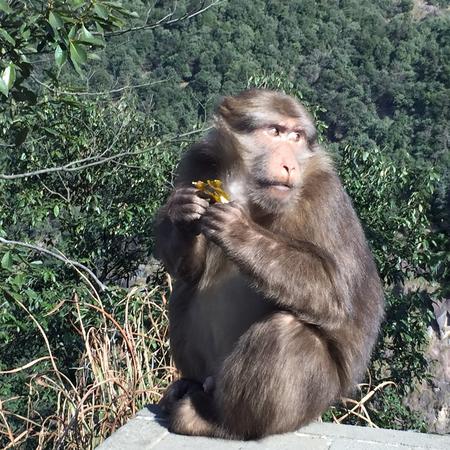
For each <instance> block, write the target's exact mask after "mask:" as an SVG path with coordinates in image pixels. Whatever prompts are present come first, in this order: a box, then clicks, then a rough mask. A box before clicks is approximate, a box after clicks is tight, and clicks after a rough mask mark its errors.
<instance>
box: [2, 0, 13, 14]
mask: <svg viewBox="0 0 450 450" xmlns="http://www.w3.org/2000/svg"><path fill="white" fill-rule="evenodd" d="M0 11H3V12H4V13H6V14H11V13H12V12H13V10H12V9H11V8H10V6H9V5H8V3H7V2H6V0H0Z"/></svg>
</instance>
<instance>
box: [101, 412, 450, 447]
mask: <svg viewBox="0 0 450 450" xmlns="http://www.w3.org/2000/svg"><path fill="white" fill-rule="evenodd" d="M148 449H157V450H176V449H195V450H209V449H211V450H218V449H221V450H223V449H236V450H237V449H243V450H250V449H253V450H256V449H259V450H287V449H299V450H302V449H312V450H383V449H386V450H393V449H398V450H406V449H414V450H424V449H435V450H449V449H450V436H449V435H446V436H440V435H434V434H422V433H415V432H413V431H394V430H382V429H375V428H365V427H356V426H351V425H337V424H333V423H314V424H311V425H308V426H307V427H304V428H301V429H300V430H299V431H296V432H295V433H287V434H282V435H278V436H271V437H268V438H266V439H262V440H261V441H248V442H242V441H225V440H221V439H210V438H205V437H190V436H180V435H177V434H172V433H169V431H167V428H166V421H165V419H164V417H163V416H161V415H160V414H159V410H158V408H157V407H156V406H154V405H149V406H148V407H147V408H145V409H143V410H142V411H140V412H139V413H138V414H137V415H136V417H134V418H133V419H131V420H130V421H129V422H128V423H127V424H126V425H124V426H123V427H121V428H120V429H119V430H117V431H116V432H115V433H113V434H112V435H111V436H110V437H109V438H108V439H106V441H105V442H103V444H101V445H100V446H99V447H97V450H148Z"/></svg>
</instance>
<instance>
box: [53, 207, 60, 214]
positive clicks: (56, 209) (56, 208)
mask: <svg viewBox="0 0 450 450" xmlns="http://www.w3.org/2000/svg"><path fill="white" fill-rule="evenodd" d="M53 215H54V216H55V217H58V216H59V206H58V205H55V206H54V207H53Z"/></svg>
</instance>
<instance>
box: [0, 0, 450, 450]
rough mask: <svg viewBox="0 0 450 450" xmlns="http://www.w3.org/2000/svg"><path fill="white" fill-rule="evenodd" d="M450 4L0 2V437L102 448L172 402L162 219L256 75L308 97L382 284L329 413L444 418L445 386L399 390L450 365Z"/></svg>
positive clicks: (411, 425)
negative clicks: (195, 154) (228, 104)
mask: <svg viewBox="0 0 450 450" xmlns="http://www.w3.org/2000/svg"><path fill="white" fill-rule="evenodd" d="M449 7H450V6H449V1H448V0H430V1H423V0H414V1H413V0H375V1H369V0H358V1H357V0H348V1H347V0H335V1H312V0H291V1H269V0H254V1H239V0H209V1H187V0H179V1H173V2H172V1H152V2H149V1H138V0H132V1H124V2H122V3H121V4H120V3H118V2H109V1H103V0H95V1H92V2H91V1H89V2H88V1H83V0H65V1H63V0H55V1H53V2H50V3H45V2H44V3H42V2H38V1H34V0H31V1H25V0H0V54H1V59H0V261H1V264H0V447H1V448H3V447H5V448H12V447H15V446H19V445H21V446H22V447H20V448H91V447H93V446H95V445H96V444H98V442H100V441H101V440H102V439H103V438H104V437H105V436H107V435H108V434H109V433H111V432H112V431H113V430H114V429H115V428H116V427H117V426H120V425H121V424H122V423H124V421H126V420H127V418H128V417H130V416H131V415H132V414H133V413H134V412H135V411H136V410H137V409H139V408H140V407H141V406H142V405H143V404H145V403H146V402H149V401H156V400H157V399H158V398H159V396H160V394H161V392H162V390H163V389H164V387H165V386H166V385H167V383H168V382H169V381H170V380H171V379H172V377H173V375H174V370H173V368H172V367H171V361H170V358H169V356H168V352H167V350H168V341H167V330H166V327H167V320H166V312H165V306H166V301H167V294H168V292H169V291H170V286H171V283H170V280H167V277H166V275H165V273H164V270H163V268H162V267H160V266H157V265H156V264H155V262H154V260H153V259H152V250H153V234H152V233H153V232H152V226H153V219H154V215H155V212H156V210H157V208H158V207H159V206H160V205H161V202H162V201H163V200H164V198H165V197H166V196H167V194H168V192H169V190H170V186H171V182H172V173H173V169H174V167H175V165H176V163H177V161H178V159H179V156H180V153H181V151H182V150H183V149H185V148H186V147H187V146H188V145H189V144H190V143H192V142H193V141H194V140H195V139H197V138H198V137H199V136H201V134H202V133H203V131H204V130H205V129H206V128H207V127H208V119H209V118H210V116H211V113H212V111H213V109H214V106H215V104H216V102H217V100H218V99H219V98H220V96H222V95H226V94H232V93H237V92H239V91H241V90H243V89H245V88H247V87H249V86H257V87H268V88H272V89H280V90H283V91H285V92H287V93H289V94H292V95H295V96H296V97H298V98H299V99H300V100H301V101H303V102H304V103H305V104H306V105H307V106H308V107H309V108H310V110H311V111H312V112H313V115H314V117H315V119H316V121H317V124H318V129H319V131H320V135H321V136H320V138H321V142H322V143H323V145H324V146H325V147H326V148H328V149H329V151H330V152H331V153H332V154H333V157H334V159H335V161H336V165H337V167H338V169H339V172H340V175H341V177H342V179H343V182H344V185H345V187H346V189H347V191H348V192H349V194H350V195H351V197H352V198H353V200H354V204H355V208H356V210H357V212H358V215H359V216H360V218H361V220H362V222H363V225H364V227H365V230H366V233H367V236H368V238H369V240H370V244H371V246H372V249H373V252H374V255H375V258H376V262H377V265H378V268H379V271H380V274H381V277H382V279H383V282H384V285H385V292H386V299H387V311H386V320H385V324H384V326H383V330H382V333H381V337H380V343H379V345H378V347H377V349H376V351H375V354H374V361H373V363H372V366H371V368H370V371H369V373H368V375H367V378H366V380H365V384H362V385H361V386H360V388H359V390H358V391H357V392H356V393H355V395H354V398H352V399H347V400H346V401H343V402H342V404H339V405H336V406H335V407H333V408H331V409H330V410H329V411H328V413H327V414H326V416H325V419H327V420H338V421H341V422H346V423H358V424H368V425H377V426H382V427H391V428H399V429H416V430H420V431H447V432H448V431H449V430H450V417H449V416H448V409H447V412H445V404H446V402H447V405H448V400H449V399H450V392H449V391H448V390H447V391H446V392H444V393H442V394H439V395H440V396H438V397H433V402H434V403H433V406H432V407H430V408H432V411H431V412H430V411H425V410H423V409H421V407H420V406H417V405H416V407H415V408H411V407H410V405H411V403H410V401H409V400H408V399H410V397H411V392H412V391H414V389H415V388H416V387H417V386H418V385H419V384H420V385H421V386H422V388H423V387H424V386H431V387H433V386H434V387H436V383H438V382H439V383H440V382H442V381H443V380H442V379H440V380H438V381H436V379H435V376H436V374H433V370H434V369H433V367H434V366H433V365H432V364H430V358H429V356H427V353H426V349H427V346H428V340H429V336H430V333H429V330H430V328H429V327H434V330H435V331H434V334H433V336H434V337H435V338H436V339H438V338H439V337H441V338H442V342H444V341H445V336H447V339H448V332H449V329H448V327H449V324H448V318H447V315H446V314H447V313H446V309H445V308H446V307H447V306H446V305H447V303H446V299H448V297H449V293H450V289H449V274H448V262H449V261H450V249H449V241H448V233H449V231H450V230H449V226H450V224H449V207H450V201H449V200H450V192H449V189H450V173H449V167H450V152H449V149H448V146H449V102H450V33H449V30H450V13H449ZM145 281H146V282H147V283H146V284H145ZM130 284H136V285H135V286H134V287H133V288H132V289H125V288H124V287H128V286H130ZM439 342H441V341H439ZM444 381H445V380H444ZM449 381H450V380H447V387H448V382H449ZM427 383H428V384H427ZM433 383H434V384H433ZM444 384H445V383H444ZM442 386H443V385H442ZM442 386H441V384H439V386H438V387H439V389H441V390H442ZM435 392H437V391H436V390H435ZM419 404H420V402H419ZM425 412H426V413H427V417H426V414H425ZM430 414H431V415H430ZM439 414H441V415H440V416H439ZM439 417H440V420H441V422H439V420H438V419H439ZM8 446H9V447H8ZM39 446H40V447H39Z"/></svg>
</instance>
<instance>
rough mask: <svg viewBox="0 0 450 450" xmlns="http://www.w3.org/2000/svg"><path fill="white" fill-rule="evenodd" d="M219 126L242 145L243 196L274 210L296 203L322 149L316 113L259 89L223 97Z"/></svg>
mask: <svg viewBox="0 0 450 450" xmlns="http://www.w3.org/2000/svg"><path fill="white" fill-rule="evenodd" d="M216 129H219V130H220V132H221V133H226V134H228V139H229V140H230V142H233V143H234V144H233V146H234V147H236V146H237V147H238V148H237V151H238V153H239V155H240V160H241V161H242V166H243V171H244V173H245V180H246V183H245V187H244V188H245V193H244V196H245V198H246V199H247V200H248V202H249V203H250V204H251V205H253V206H257V207H259V208H260V209H262V210H264V211H266V212H269V213H271V212H277V211H279V210H280V209H283V208H286V207H289V206H290V205H293V204H294V203H295V202H294V199H295V198H298V195H299V193H300V189H301V187H302V185H303V182H304V180H305V177H306V174H307V172H308V167H309V166H310V164H311V160H312V159H314V156H315V155H316V154H317V153H318V152H320V148H319V146H318V144H317V132H316V128H315V126H314V123H313V121H312V118H311V116H310V115H309V113H308V112H307V111H306V109H305V108H304V107H303V106H302V105H301V104H300V103H299V102H297V101H296V100H294V99H293V98H292V97H289V96H288V95H285V94H281V93H279V92H274V91H266V90H256V89H251V90H248V91H244V92H242V93H241V94H239V95H237V96H234V97H225V98H224V99H223V101H222V102H221V103H220V105H219V106H218V108H217V111H216ZM241 189H242V186H241Z"/></svg>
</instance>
